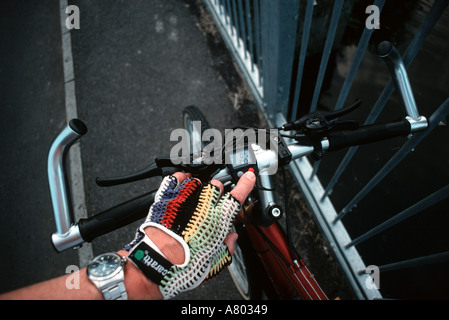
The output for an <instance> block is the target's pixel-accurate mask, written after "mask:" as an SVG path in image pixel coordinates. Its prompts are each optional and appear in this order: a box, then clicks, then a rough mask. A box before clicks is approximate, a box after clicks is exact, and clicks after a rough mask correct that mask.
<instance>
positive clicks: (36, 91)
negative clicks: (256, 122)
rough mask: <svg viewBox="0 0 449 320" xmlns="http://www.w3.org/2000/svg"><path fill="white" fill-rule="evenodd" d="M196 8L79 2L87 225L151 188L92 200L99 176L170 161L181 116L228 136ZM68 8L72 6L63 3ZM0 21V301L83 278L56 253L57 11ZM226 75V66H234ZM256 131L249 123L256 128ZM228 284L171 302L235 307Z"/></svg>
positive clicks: (14, 4)
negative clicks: (52, 165) (70, 273)
mask: <svg viewBox="0 0 449 320" xmlns="http://www.w3.org/2000/svg"><path fill="white" fill-rule="evenodd" d="M193 3H194V1H191V2H185V1H181V0H170V1H167V0H157V1H144V0H140V1H137V0H136V1H132V2H130V1H118V0H117V1H107V2H106V1H86V0H84V1H76V3H75V2H73V4H76V5H77V6H78V7H79V9H80V29H79V30H76V29H73V30H72V31H71V38H72V54H73V64H74V70H75V88H76V101H77V112H78V117H79V118H80V119H81V120H83V121H84V122H85V123H86V125H87V126H88V128H89V132H88V134H87V135H86V136H85V137H83V138H82V140H81V142H80V148H81V155H82V165H83V166H82V172H83V175H84V181H83V183H84V188H85V197H86V208H87V212H88V214H89V215H91V214H94V213H96V212H99V211H101V210H103V209H106V208H108V207H111V206H113V205H115V204H117V203H120V202H122V201H125V200H127V199H129V198H131V197H134V196H136V195H139V194H142V193H143V192H146V191H148V190H151V189H154V188H155V187H157V186H158V183H159V181H160V179H156V178H154V179H151V180H148V181H142V182H138V183H134V184H132V185H126V186H121V187H112V188H100V187H98V186H96V185H95V182H94V179H95V177H97V176H102V177H105V176H114V175H122V174H125V173H129V172H133V171H135V170H136V169H140V168H142V167H145V166H146V165H147V164H149V163H150V162H152V160H153V159H154V157H156V156H160V155H167V154H169V151H170V146H171V145H172V144H173V142H172V143H171V142H170V141H169V137H170V132H171V131H172V130H173V129H175V128H180V127H181V126H182V123H181V111H182V109H183V107H185V106H187V105H192V104H194V105H197V106H198V107H200V108H201V109H202V110H203V111H204V112H205V113H207V114H210V115H212V116H213V119H210V122H211V123H212V124H213V125H214V126H215V127H217V128H219V129H224V128H229V127H232V126H235V124H236V119H237V118H238V117H237V118H236V113H235V111H234V108H233V103H232V101H231V99H230V98H229V96H230V95H229V87H228V86H227V84H226V83H225V81H224V80H223V78H222V77H221V76H220V74H219V73H218V71H217V64H218V63H219V60H220V59H217V52H215V53H211V51H210V47H209V46H208V43H207V42H208V40H207V38H206V37H205V36H204V35H203V34H202V33H201V31H200V29H199V27H198V21H197V16H196V13H198V10H197V8H193V7H192V5H193ZM69 4H71V2H70V1H69ZM0 6H1V10H0V12H1V13H0V15H1V19H0V35H1V39H0V45H1V55H2V58H1V61H0V75H1V76H0V81H1V91H0V103H1V106H2V107H1V109H2V117H1V118H0V119H1V120H0V121H1V125H0V130H1V134H0V139H1V143H0V148H1V154H2V156H1V157H0V170H1V183H0V203H1V206H0V211H1V212H0V243H1V246H2V249H3V250H2V251H3V258H2V261H3V262H5V261H7V262H8V263H1V264H0V268H1V269H0V292H4V291H8V290H11V289H15V288H19V287H22V286H25V285H29V284H32V283H35V282H38V281H42V280H45V279H49V278H52V277H55V276H58V275H61V274H64V273H65V270H66V267H67V266H69V265H77V266H79V264H80V261H79V257H78V254H77V252H76V251H73V250H69V251H67V252H64V253H56V252H55V251H54V250H53V248H52V245H51V243H50V234H51V233H52V232H54V231H55V224H54V218H53V213H52V208H51V203H50V195H49V189H48V182H47V171H46V161H47V153H48V150H49V148H50V145H51V142H52V140H53V138H54V137H55V136H56V134H57V133H58V132H59V131H60V130H61V129H62V127H63V126H64V124H65V123H66V120H69V119H66V111H65V95H64V74H63V67H62V63H63V59H62V49H61V48H62V44H61V28H60V10H59V3H58V1H20V2H18V1H2V2H1V4H0ZM231 67H232V68H233V66H232V65H231ZM255 119H257V115H256V116H255ZM135 228H136V225H132V226H129V227H127V228H123V229H120V230H118V231H116V232H114V233H111V234H109V235H106V236H103V237H101V238H98V239H96V240H94V241H93V243H92V254H94V255H95V254H99V253H102V252H105V251H110V250H118V249H120V248H121V247H122V246H123V245H124V244H126V243H127V242H128V241H130V240H131V239H132V237H133V234H134V230H135ZM238 298H239V296H238V293H237V292H236V290H235V289H234V288H233V286H232V285H231V283H230V278H229V275H228V273H227V272H224V273H222V275H221V276H220V277H219V278H218V279H217V280H215V281H213V282H210V283H208V284H207V285H205V286H204V288H203V289H202V290H195V291H192V292H190V293H186V294H183V295H180V296H179V299H238Z"/></svg>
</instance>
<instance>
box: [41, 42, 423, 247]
mask: <svg viewBox="0 0 449 320" xmlns="http://www.w3.org/2000/svg"><path fill="white" fill-rule="evenodd" d="M378 53H379V55H380V56H381V57H382V58H383V59H384V60H385V62H386V63H387V65H388V67H389V70H390V72H391V73H392V77H393V80H394V82H395V85H396V87H397V88H398V91H399V93H400V95H401V97H402V100H403V103H404V105H405V109H406V112H407V115H408V116H407V117H406V118H405V119H403V120H401V121H397V122H393V123H387V124H375V125H368V126H362V127H357V126H358V125H357V126H354V123H353V122H350V123H349V126H348V123H342V122H341V123H340V124H339V125H340V126H341V125H343V127H345V129H344V130H343V129H341V127H339V126H336V125H334V126H330V119H331V118H332V119H333V118H335V117H338V116H340V115H341V114H342V111H339V112H337V113H332V112H331V113H314V114H310V117H309V118H306V119H305V120H304V119H303V118H301V119H299V120H300V121H296V122H294V123H291V124H286V125H284V127H283V130H284V131H287V130H290V129H294V128H295V127H300V128H302V129H303V130H304V129H305V131H304V132H303V133H306V134H308V133H311V132H314V133H317V132H318V135H313V134H312V135H311V136H310V137H311V139H310V138H307V137H306V138H307V139H297V140H298V141H302V142H303V143H302V144H298V143H297V142H294V143H291V144H290V145H288V149H287V151H288V152H290V155H289V156H288V158H286V157H282V158H281V156H280V153H279V152H278V153H276V152H273V151H272V150H264V149H262V148H260V146H257V145H256V147H257V149H253V150H252V151H254V155H255V159H256V164H257V165H256V168H257V169H258V170H257V172H258V173H259V175H260V180H261V181H263V183H264V184H263V188H261V189H259V198H260V200H261V202H263V203H264V205H265V207H262V210H267V212H268V211H269V210H271V209H273V208H275V207H274V206H273V205H272V203H271V202H272V194H271V193H272V190H271V189H272V188H271V182H270V177H269V175H266V172H265V171H266V170H267V169H268V168H271V167H272V166H273V165H274V166H275V167H276V168H277V165H278V164H280V165H285V164H287V163H288V162H290V161H291V160H296V159H298V158H300V157H303V156H307V155H310V154H312V153H314V152H316V151H317V150H329V151H334V150H339V149H342V148H346V147H351V146H356V145H361V144H366V143H371V142H375V141H380V140H385V139H388V138H392V137H396V136H407V135H409V134H410V133H413V132H416V131H420V130H424V129H425V128H427V125H428V124H427V119H426V118H425V117H423V116H420V115H419V113H418V110H417V108H416V103H415V100H414V97H413V94H412V90H411V87H410V83H409V81H408V76H407V72H406V70H405V67H404V65H403V62H402V59H401V57H400V56H399V54H398V53H397V51H396V50H395V49H394V47H393V46H392V45H391V44H390V43H388V42H383V43H381V45H379V48H378ZM359 105H360V103H359V102H357V103H355V104H354V105H353V106H351V107H349V108H347V109H345V110H343V113H347V112H349V111H351V110H353V109H354V108H356V107H358V106H359ZM287 128H290V129H287ZM323 128H324V129H328V131H326V130H324V131H322V130H321V129H323ZM339 128H340V129H339ZM348 129H349V130H348ZM295 130H296V129H295ZM86 132H87V127H86V126H85V125H84V124H83V123H82V122H81V121H80V120H78V119H73V120H71V121H70V122H69V124H68V125H67V127H66V128H65V129H63V130H62V131H61V133H60V134H59V135H58V136H57V138H56V139H55V141H54V142H53V144H52V146H51V149H50V152H49V156H48V177H49V184H50V191H51V196H52V203H53V209H54V215H55V220H56V229H57V231H56V232H55V233H53V235H52V242H53V245H54V247H55V249H56V250H57V251H59V252H61V251H64V250H66V249H68V248H71V247H72V248H73V247H79V245H81V244H82V243H83V242H90V241H92V240H93V239H94V238H96V237H98V236H101V235H103V234H106V233H108V232H110V231H113V230H116V229H118V228H120V227H123V226H125V225H128V224H129V223H131V222H134V221H136V220H139V219H140V218H143V217H145V215H146V214H147V213H148V210H149V208H150V206H151V205H152V203H153V201H154V192H150V193H147V194H145V195H142V196H140V197H137V198H134V199H132V200H129V201H127V202H125V203H123V204H120V205H117V206H115V207H113V208H111V209H108V210H106V211H103V212H101V213H99V214H97V215H94V216H92V217H90V218H88V219H83V220H80V221H79V222H78V223H76V224H71V221H70V216H71V214H70V211H71V210H70V209H69V206H68V203H69V201H68V194H67V188H66V181H65V172H64V162H65V161H64V159H65V155H66V153H67V150H68V149H69V148H70V146H71V145H72V144H73V143H74V142H75V141H76V140H78V139H79V138H80V137H81V136H82V135H84V134H85V133H86ZM323 132H324V134H323V135H321V134H322V133H323ZM302 136H304V134H302ZM295 137H296V136H295ZM279 139H281V140H282V138H281V137H280V136H279ZM304 141H305V143H304ZM290 142H291V141H290ZM278 144H279V141H278ZM280 145H281V144H279V145H278V147H279V146H280ZM282 146H284V149H283V151H286V149H285V144H282ZM252 147H253V146H251V148H252ZM286 159H287V160H286ZM195 168H196V169H195V170H197V169H198V166H195ZM189 169H192V170H194V166H191V167H189V166H188V165H187V166H186V165H182V166H176V165H172V164H171V162H170V159H169V158H157V159H156V161H155V164H153V165H151V166H149V167H148V168H146V169H145V170H142V171H140V172H138V173H135V174H133V175H129V176H125V177H120V178H112V179H97V183H98V184H99V185H101V186H110V185H115V184H118V183H127V182H131V181H136V180H138V179H142V178H149V177H152V176H157V175H166V174H169V173H170V172H172V171H173V170H186V171H188V170H189ZM211 169H213V170H211ZM218 169H219V170H218ZM217 170H218V172H217ZM199 172H200V171H197V173H199ZM212 172H214V174H213V177H212V178H214V179H218V180H220V181H221V182H222V183H223V184H227V183H229V182H234V183H236V180H237V177H236V175H235V170H234V171H231V170H230V167H229V166H228V167H226V165H215V166H214V165H212V167H211V168H206V170H204V168H203V170H202V174H203V175H209V176H210V175H211V174H212ZM239 173H240V172H239ZM209 178H210V177H209ZM277 210H278V209H277ZM278 211H279V210H278Z"/></svg>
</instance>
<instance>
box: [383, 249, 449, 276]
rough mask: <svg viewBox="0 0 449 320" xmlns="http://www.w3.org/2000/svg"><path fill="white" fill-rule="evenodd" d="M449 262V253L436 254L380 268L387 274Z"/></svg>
mask: <svg viewBox="0 0 449 320" xmlns="http://www.w3.org/2000/svg"><path fill="white" fill-rule="evenodd" d="M447 261H449V251H445V252H440V253H435V254H431V255H427V256H422V257H418V258H413V259H408V260H402V261H398V262H393V263H389V264H384V265H382V266H379V271H380V272H387V271H393V270H397V269H405V268H411V267H419V266H423V265H428V264H435V263H441V262H447Z"/></svg>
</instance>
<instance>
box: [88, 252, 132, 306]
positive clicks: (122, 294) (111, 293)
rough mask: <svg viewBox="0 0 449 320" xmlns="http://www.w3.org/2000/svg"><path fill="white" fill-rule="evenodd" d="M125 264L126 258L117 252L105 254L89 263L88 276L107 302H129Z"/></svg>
mask: <svg viewBox="0 0 449 320" xmlns="http://www.w3.org/2000/svg"><path fill="white" fill-rule="evenodd" d="M125 263H126V258H124V257H123V258H122V257H121V256H119V255H118V254H117V253H115V252H110V253H103V254H101V255H99V256H97V257H95V258H93V259H92V260H91V261H90V262H89V265H88V266H87V275H88V277H89V279H90V280H91V281H92V282H93V283H94V284H95V285H96V286H97V288H98V289H99V290H100V291H101V293H102V294H103V297H104V299H105V300H128V293H127V292H126V288H125V283H124V280H125V272H124V268H123V266H124V264H125Z"/></svg>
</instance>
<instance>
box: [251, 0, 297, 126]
mask: <svg viewBox="0 0 449 320" xmlns="http://www.w3.org/2000/svg"><path fill="white" fill-rule="evenodd" d="M298 15H299V0H278V1H272V0H261V1H260V19H261V37H262V56H263V63H262V64H263V76H264V82H263V91H264V103H265V108H266V110H267V114H268V117H269V118H270V119H269V120H270V121H271V122H274V119H275V115H276V113H278V112H282V113H283V114H284V115H285V116H287V111H288V102H289V92H290V85H291V77H292V69H293V59H294V53H295V43H296V32H297V27H298Z"/></svg>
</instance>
